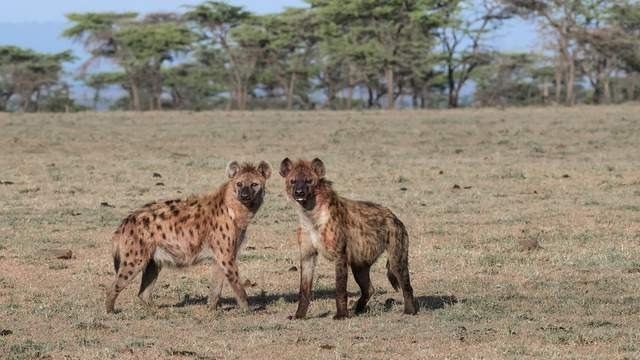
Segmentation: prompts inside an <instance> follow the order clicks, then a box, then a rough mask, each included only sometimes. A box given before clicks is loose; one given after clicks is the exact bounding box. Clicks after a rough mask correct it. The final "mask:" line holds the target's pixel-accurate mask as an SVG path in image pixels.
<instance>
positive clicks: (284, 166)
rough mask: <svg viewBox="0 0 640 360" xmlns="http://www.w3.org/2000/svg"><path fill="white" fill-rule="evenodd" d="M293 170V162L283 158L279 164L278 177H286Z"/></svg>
mask: <svg viewBox="0 0 640 360" xmlns="http://www.w3.org/2000/svg"><path fill="white" fill-rule="evenodd" d="M292 168H293V162H291V160H289V158H284V160H282V162H281V163H280V176H282V177H287V175H289V173H290V172H291V169H292Z"/></svg>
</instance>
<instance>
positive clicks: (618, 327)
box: [0, 106, 640, 359]
mask: <svg viewBox="0 0 640 360" xmlns="http://www.w3.org/2000/svg"><path fill="white" fill-rule="evenodd" d="M639 114H640V107H638V106H621V107H597V108H595V107H578V108H573V109H566V108H550V109H521V110H506V111H500V110H460V111H428V112H411V111H406V112H404V111H403V112H392V113H388V112H366V113H359V112H317V113H303V112H293V113H287V112H260V113H223V112H217V113H145V114H142V115H141V114H133V113H112V114H92V113H81V114H74V115H19V114H18V115H6V114H0V181H2V183H0V204H1V205H2V206H1V207H0V331H2V332H1V333H0V358H3V359H25V358H38V357H43V358H53V359H58V358H83V359H88V358H99V359H104V358H117V359H127V358H132V359H133V358H172V359H181V358H182V359H226V358H228V359H244V358H252V357H254V358H255V357H258V356H260V358H272V359H294V358H346V359H365V358H366V359H388V358H398V359H401V358H402V359H409V358H431V357H437V358H444V357H448V358H469V357H473V358H517V359H520V358H527V357H531V358H579V359H582V358H624V357H628V358H638V357H640V246H639V245H638V244H639V241H640V148H639V147H638V146H639V145H638V144H640V115H639ZM284 156H289V157H292V158H295V157H299V156H302V157H306V158H311V157H314V156H319V157H321V158H322V159H323V160H324V162H325V164H326V166H327V171H328V177H329V178H330V179H332V180H333V181H334V182H335V186H336V188H337V190H338V191H339V192H340V193H341V194H342V195H345V196H347V197H352V198H357V199H367V200H371V201H375V202H379V203H383V204H385V205H387V206H389V207H390V208H391V209H393V210H394V211H395V212H396V213H397V214H398V215H399V217H400V218H401V219H402V220H403V221H404V222H405V224H406V225H407V227H408V229H409V233H410V237H411V249H410V267H411V274H412V282H413V285H414V289H415V293H416V296H417V297H418V300H419V302H420V307H421V309H420V313H419V314H418V315H417V316H404V315H402V314H401V312H402V296H401V294H399V293H395V292H393V290H392V289H391V287H390V285H389V284H388V283H387V281H386V278H385V269H384V261H380V262H379V263H378V264H376V266H374V268H373V274H372V276H373V282H374V285H375V286H376V288H377V293H376V295H375V296H374V297H373V298H372V300H371V302H370V307H371V310H370V312H369V313H367V314H365V315H363V316H359V317H353V318H351V319H349V320H346V321H342V322H335V321H333V320H332V319H331V316H332V315H333V313H334V312H335V305H334V301H333V299H332V296H333V288H334V287H333V286H334V284H333V280H332V279H333V271H332V267H331V264H329V263H328V262H327V261H323V260H321V261H320V262H319V268H318V271H317V274H318V276H317V280H316V282H315V300H314V301H313V303H312V305H311V309H310V312H309V315H310V318H309V319H308V320H305V321H290V320H287V316H288V315H290V314H292V313H293V312H294V311H295V307H296V294H297V286H298V276H299V274H298V272H297V271H296V270H295V269H293V268H292V267H293V266H297V262H298V260H297V248H296V244H295V240H294V230H295V226H296V221H297V219H296V217H295V213H294V210H293V208H292V206H290V204H288V203H287V202H286V200H285V196H284V194H283V182H282V179H281V178H280V177H279V176H278V175H277V171H275V172H274V177H273V178H272V179H271V180H270V181H269V183H268V187H269V191H268V194H267V200H266V202H265V205H264V207H263V208H262V209H261V211H260V212H259V214H258V216H257V219H256V221H255V224H254V225H253V226H252V227H250V228H249V235H248V244H247V246H248V247H247V248H246V249H245V251H244V252H243V254H242V256H241V261H240V271H241V276H242V277H243V278H247V279H249V280H250V282H251V283H255V285H254V286H251V287H248V288H247V291H248V293H249V295H250V303H251V305H252V306H253V307H254V308H257V310H256V311H255V312H253V313H249V314H244V313H241V312H239V311H238V310H237V308H236V307H235V304H234V301H233V300H232V296H231V293H230V289H229V288H228V286H227V287H225V290H224V292H223V296H224V306H223V310H222V311H219V312H218V313H216V314H214V313H210V312H209V311H208V309H207V306H206V302H207V297H206V296H207V294H208V284H209V280H208V274H209V272H208V271H207V266H206V265H201V266H197V267H193V268H190V269H187V270H177V269H169V270H163V271H162V273H161V275H160V280H159V284H158V286H157V288H156V292H155V299H156V303H157V304H158V305H159V307H158V308H157V309H154V310H149V309H145V308H143V307H142V305H141V304H140V303H139V301H138V300H137V297H136V295H137V290H138V289H137V285H136V286H135V287H130V288H128V289H127V290H126V291H124V292H123V293H122V294H121V296H120V298H119V299H118V303H117V304H116V308H117V309H119V310H120V312H119V313H117V314H116V315H106V314H105V312H104V308H103V302H104V290H105V286H106V285H107V284H108V283H109V282H110V281H111V280H112V277H113V268H112V264H111V258H110V234H111V233H112V232H113V230H114V229H115V227H116V226H117V224H118V222H119V220H120V219H121V218H123V217H124V216H125V215H126V214H127V213H128V211H129V210H131V209H134V208H136V207H138V206H141V205H142V204H144V203H147V202H149V201H152V200H156V199H168V198H175V197H183V196H186V195H188V194H191V193H198V192H204V191H209V190H211V189H213V188H215V187H216V186H217V185H218V184H220V183H221V182H222V181H223V180H224V175H223V173H224V167H225V165H226V163H227V162H228V161H229V160H233V159H238V160H259V159H265V160H268V161H269V162H271V164H272V165H273V166H274V167H275V168H276V169H277V167H278V165H279V162H280V160H281V159H282V158H283V157H284ZM154 173H157V174H159V175H161V178H160V177H158V176H157V175H156V176H155V177H154ZM536 242H538V243H539V244H540V245H541V246H542V248H539V249H537V250H526V249H525V248H527V247H531V246H527V244H524V245H523V243H529V244H533V243H536ZM51 249H71V250H72V251H73V258H72V259H69V260H63V259H56V258H55V257H54V256H52V252H51V251H50V250H51ZM349 290H350V292H351V293H352V296H351V298H350V299H351V301H353V300H354V299H355V298H356V297H357V292H358V291H357V286H355V283H354V281H353V279H350V282H349Z"/></svg>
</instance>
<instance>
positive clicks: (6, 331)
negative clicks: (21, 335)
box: [0, 329, 13, 336]
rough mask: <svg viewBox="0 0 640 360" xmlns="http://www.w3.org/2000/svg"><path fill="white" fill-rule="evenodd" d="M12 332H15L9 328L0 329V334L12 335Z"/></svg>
mask: <svg viewBox="0 0 640 360" xmlns="http://www.w3.org/2000/svg"><path fill="white" fill-rule="evenodd" d="M11 334H13V331H11V330H9V329H2V330H0V336H7V335H11Z"/></svg>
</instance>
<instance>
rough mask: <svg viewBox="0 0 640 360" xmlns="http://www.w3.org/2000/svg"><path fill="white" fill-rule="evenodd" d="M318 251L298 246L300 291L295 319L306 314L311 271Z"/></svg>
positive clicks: (311, 279)
mask: <svg viewBox="0 0 640 360" xmlns="http://www.w3.org/2000/svg"><path fill="white" fill-rule="evenodd" d="M317 258H318V253H317V252H316V251H315V249H313V248H312V247H309V246H307V247H303V245H301V246H300V293H299V294H298V310H296V315H295V318H296V319H304V317H305V316H307V310H308V309H309V303H310V302H311V290H312V289H313V273H314V271H315V268H316V259H317Z"/></svg>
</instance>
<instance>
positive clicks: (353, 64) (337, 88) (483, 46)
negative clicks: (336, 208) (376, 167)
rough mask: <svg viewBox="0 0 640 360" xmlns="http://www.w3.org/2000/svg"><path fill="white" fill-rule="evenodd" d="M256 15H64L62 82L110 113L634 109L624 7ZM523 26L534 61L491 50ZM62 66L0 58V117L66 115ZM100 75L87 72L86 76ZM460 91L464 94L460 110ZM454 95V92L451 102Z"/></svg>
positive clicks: (378, 3) (636, 47) (572, 4)
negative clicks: (532, 29)
mask: <svg viewBox="0 0 640 360" xmlns="http://www.w3.org/2000/svg"><path fill="white" fill-rule="evenodd" d="M308 3H309V5H310V6H309V8H289V9H287V10H285V11H283V12H281V13H277V14H268V15H256V14H253V13H251V12H249V11H247V10H245V9H244V8H242V7H238V6H232V5H229V4H226V3H224V2H217V1H207V2H204V3H202V4H201V5H197V6H193V7H189V8H187V10H186V11H185V12H184V13H180V14H178V13H151V14H144V15H140V14H137V13H73V14H68V15H67V18H68V20H69V26H68V27H67V28H66V29H65V31H64V33H63V34H62V35H63V36H64V37H67V38H70V39H73V40H75V41H78V42H79V43H81V44H82V45H83V47H84V48H85V50H86V51H87V52H88V53H89V54H90V58H89V59H88V60H87V61H85V62H84V63H83V64H82V65H81V66H80V67H79V68H78V69H77V70H75V71H74V74H73V75H74V76H75V77H76V81H82V82H83V83H84V84H85V85H86V86H87V87H90V88H92V89H93V90H94V91H93V94H95V95H94V104H93V107H97V106H98V104H99V103H100V101H101V94H103V93H104V90H105V89H110V88H114V87H117V88H120V89H121V90H122V91H121V93H122V94H123V96H122V97H121V98H120V99H117V101H114V102H113V103H112V104H111V107H112V108H113V109H129V110H138V111H143V110H160V109H190V110H206V109H217V108H221V109H240V110H243V109H263V108H276V109H318V108H323V109H353V108H357V109H362V108H387V109H389V108H399V107H413V108H442V107H451V108H455V107H458V106H462V105H477V106H524V105H542V104H566V105H573V104H576V103H593V104H599V103H619V102H624V101H633V100H637V99H638V98H639V97H640V83H639V81H638V79H639V78H640V76H639V75H638V72H639V71H640V4H639V3H638V2H637V1H631V0H629V1H625V0H544V1H543V0H526V1H525V0H452V1H442V0H308ZM516 17H522V18H527V19H530V20H535V21H536V23H537V24H538V25H539V31H540V34H541V36H542V38H543V39H545V44H546V47H545V48H544V49H542V51H538V52H537V54H534V52H531V53H504V52H498V51H495V50H494V49H493V48H492V47H491V40H492V39H491V37H492V35H493V34H495V32H496V30H498V29H500V28H501V27H504V26H506V25H505V24H506V23H507V22H508V20H509V19H512V18H516ZM72 60H74V56H73V54H72V53H71V52H69V51H66V52H62V53H59V54H42V53H38V52H35V51H32V50H29V49H22V48H18V47H13V46H2V47H0V111H7V110H8V111H73V110H78V109H82V108H83V106H84V108H86V107H91V105H89V104H83V106H80V105H78V104H77V103H76V102H75V101H74V99H73V98H72V96H71V95H70V91H69V84H68V83H66V82H65V81H64V77H63V74H62V69H63V64H64V63H65V62H69V61H72ZM100 62H102V63H104V62H107V63H110V64H113V66H112V67H111V68H113V69H117V70H116V71H113V72H97V71H96V70H95V69H96V68H97V67H95V66H94V64H97V63H100ZM463 89H471V90H468V91H471V92H472V94H471V96H469V97H468V98H469V100H466V98H463V95H462V94H463ZM465 91H467V90H465Z"/></svg>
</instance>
